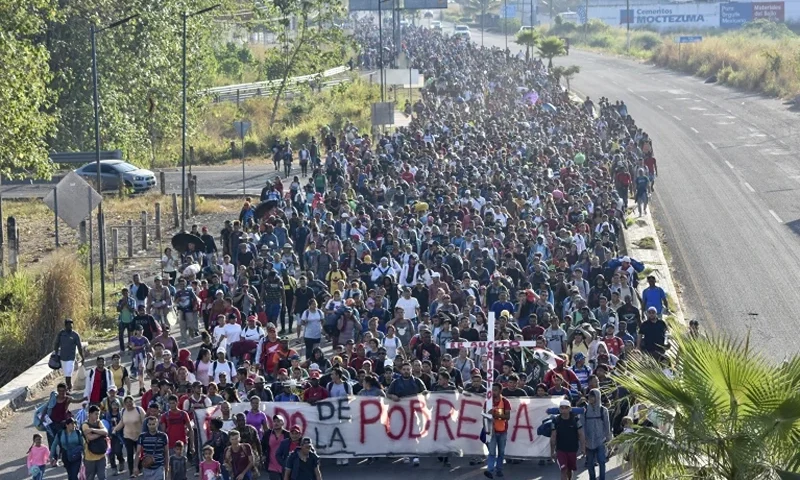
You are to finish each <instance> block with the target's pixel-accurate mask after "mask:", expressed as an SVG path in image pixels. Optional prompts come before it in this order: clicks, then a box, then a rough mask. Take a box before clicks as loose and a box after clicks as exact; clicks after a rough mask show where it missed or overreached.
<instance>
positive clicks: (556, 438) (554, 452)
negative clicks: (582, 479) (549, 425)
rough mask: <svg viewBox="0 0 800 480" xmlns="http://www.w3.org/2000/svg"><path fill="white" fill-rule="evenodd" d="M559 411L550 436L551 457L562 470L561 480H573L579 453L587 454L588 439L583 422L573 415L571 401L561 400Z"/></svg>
mask: <svg viewBox="0 0 800 480" xmlns="http://www.w3.org/2000/svg"><path fill="white" fill-rule="evenodd" d="M558 411H559V415H558V416H557V417H556V418H555V420H554V421H553V433H552V434H551V435H550V455H551V456H552V457H553V459H554V460H555V461H556V463H557V464H558V468H559V470H561V480H572V475H573V474H574V473H575V471H576V470H578V452H579V451H580V452H582V453H583V452H585V448H586V447H585V446H586V439H585V438H584V433H583V425H582V424H581V420H580V419H579V418H578V416H577V415H575V414H574V413H572V404H570V402H569V400H561V403H559V405H558Z"/></svg>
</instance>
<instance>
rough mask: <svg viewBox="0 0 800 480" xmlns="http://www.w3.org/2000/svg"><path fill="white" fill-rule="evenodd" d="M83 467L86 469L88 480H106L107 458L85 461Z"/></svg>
mask: <svg viewBox="0 0 800 480" xmlns="http://www.w3.org/2000/svg"><path fill="white" fill-rule="evenodd" d="M83 466H84V467H85V468H86V480H94V479H95V478H97V480H106V457H103V458H101V459H100V460H84V461H83Z"/></svg>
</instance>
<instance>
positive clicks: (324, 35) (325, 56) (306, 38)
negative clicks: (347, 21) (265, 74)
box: [265, 0, 350, 125]
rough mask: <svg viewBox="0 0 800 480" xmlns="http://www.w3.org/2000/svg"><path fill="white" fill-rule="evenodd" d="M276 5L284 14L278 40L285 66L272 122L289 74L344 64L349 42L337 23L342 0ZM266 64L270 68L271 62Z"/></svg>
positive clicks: (280, 0) (302, 0) (289, 0)
mask: <svg viewBox="0 0 800 480" xmlns="http://www.w3.org/2000/svg"><path fill="white" fill-rule="evenodd" d="M274 8H276V9H277V11H276V12H275V14H276V15H279V16H280V17H281V20H280V24H281V26H282V28H281V29H280V33H279V34H278V39H277V40H278V43H279V44H280V45H282V49H283V55H282V56H281V57H279V58H278V61H279V62H280V63H282V64H283V68H282V69H281V70H280V72H281V74H282V75H281V78H280V85H279V86H278V90H277V91H276V92H275V96H274V100H273V106H272V112H271V113H270V119H269V125H273V124H274V123H275V117H276V115H277V113H278V105H279V104H280V101H281V99H282V97H283V94H284V92H285V91H286V87H287V85H288V82H289V78H291V77H292V76H295V75H303V74H307V73H308V72H320V71H322V70H325V69H328V68H331V67H334V66H337V65H341V64H343V63H344V61H345V57H346V52H347V46H348V44H349V42H350V40H348V39H347V38H346V37H345V35H344V32H343V31H342V29H341V28H339V27H337V26H335V21H336V20H337V19H339V18H341V17H342V16H343V15H344V14H345V10H344V8H343V7H342V3H341V0H278V1H276V2H275V7H274ZM324 26H327V27H324ZM265 68H266V69H267V70H270V66H268V65H265Z"/></svg>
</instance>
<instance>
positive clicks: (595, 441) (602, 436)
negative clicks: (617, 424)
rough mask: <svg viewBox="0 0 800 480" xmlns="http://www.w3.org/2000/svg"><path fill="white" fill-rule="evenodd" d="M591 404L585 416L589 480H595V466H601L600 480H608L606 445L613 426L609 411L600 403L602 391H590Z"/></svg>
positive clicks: (595, 389)
mask: <svg viewBox="0 0 800 480" xmlns="http://www.w3.org/2000/svg"><path fill="white" fill-rule="evenodd" d="M587 401H588V402H589V404H588V405H587V406H586V415H584V421H585V426H584V429H585V430H586V433H585V435H586V464H587V466H588V468H589V480H595V478H597V477H595V472H594V464H595V463H597V464H599V465H600V475H599V480H606V443H607V442H609V441H610V440H611V424H610V423H609V421H608V409H607V408H606V407H604V406H603V404H602V403H601V401H600V389H598V388H593V389H591V390H589V395H588V397H587Z"/></svg>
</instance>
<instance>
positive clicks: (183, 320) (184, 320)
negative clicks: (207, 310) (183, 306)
mask: <svg viewBox="0 0 800 480" xmlns="http://www.w3.org/2000/svg"><path fill="white" fill-rule="evenodd" d="M178 324H179V325H180V328H181V339H182V340H183V341H184V342H185V343H189V341H191V339H192V338H193V337H194V335H195V334H198V333H200V327H199V326H198V323H197V312H178Z"/></svg>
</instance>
